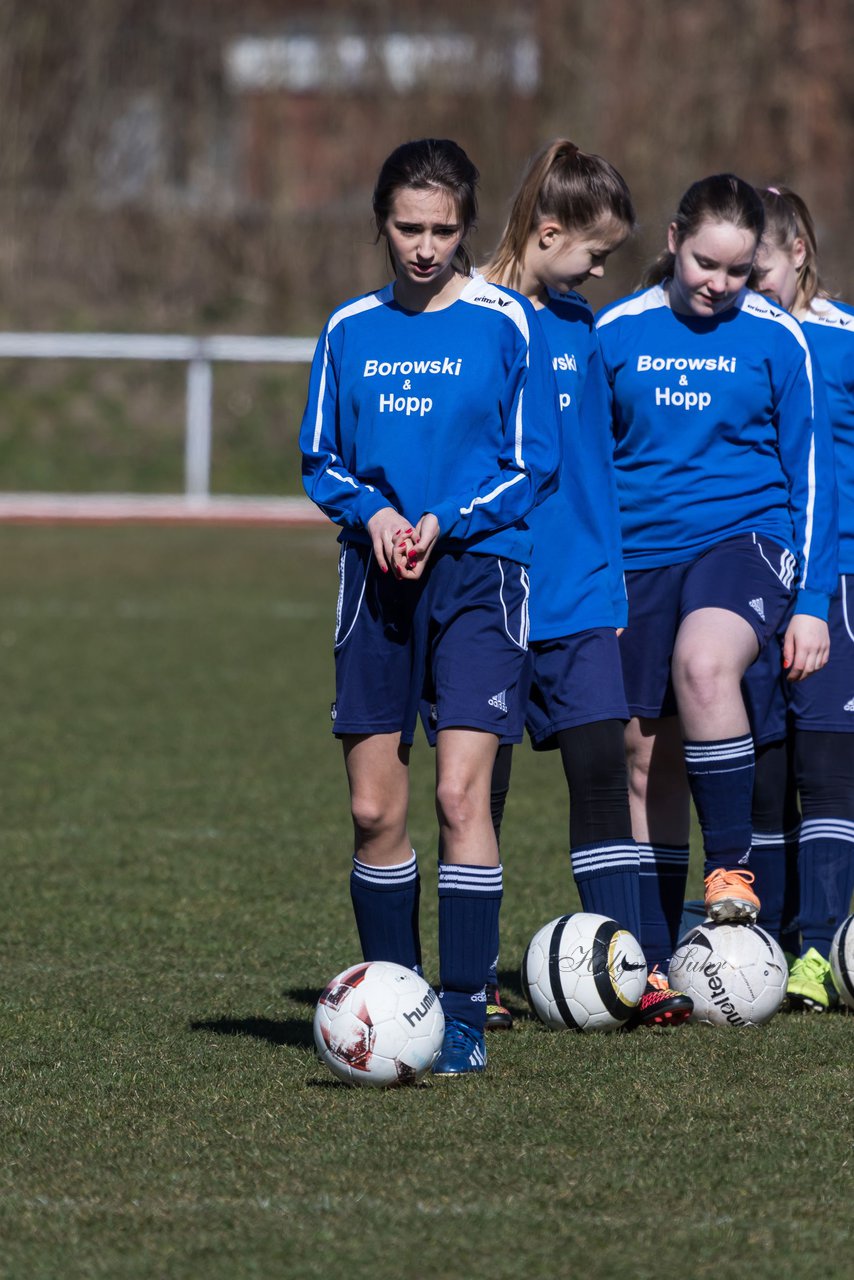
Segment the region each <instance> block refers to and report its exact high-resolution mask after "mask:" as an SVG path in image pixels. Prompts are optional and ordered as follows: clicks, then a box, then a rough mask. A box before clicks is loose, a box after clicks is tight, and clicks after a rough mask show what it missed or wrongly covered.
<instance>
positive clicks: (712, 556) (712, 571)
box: [620, 533, 797, 719]
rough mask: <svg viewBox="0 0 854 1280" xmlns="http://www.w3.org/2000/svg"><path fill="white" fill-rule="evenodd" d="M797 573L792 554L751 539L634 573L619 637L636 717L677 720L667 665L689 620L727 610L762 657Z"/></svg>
mask: <svg viewBox="0 0 854 1280" xmlns="http://www.w3.org/2000/svg"><path fill="white" fill-rule="evenodd" d="M796 571H797V565H796V562H795V557H794V556H793V555H792V553H791V551H788V550H786V549H785V548H783V547H780V546H779V545H778V544H777V543H775V542H772V541H771V540H770V539H768V538H762V537H760V535H758V534H749V533H748V534H742V535H739V536H738V537H735V538H729V539H727V541H726V542H720V543H718V544H717V545H716V546H714V547H710V548H709V550H708V551H704V552H703V553H702V554H701V555H699V556H697V558H696V559H694V560H688V561H686V562H685V563H684V564H676V565H666V566H664V567H661V568H655V569H634V570H629V571H628V572H627V573H626V591H627V593H628V598H629V625H628V627H627V628H626V630H625V631H624V632H623V634H622V636H621V637H620V655H621V657H622V661H623V678H624V680H625V686H626V698H627V700H628V704H629V711H630V713H631V715H633V716H645V717H650V718H652V719H657V718H658V717H660V716H671V715H675V714H676V698H675V696H674V693H673V683H672V680H671V674H670V660H671V658H672V656H673V649H674V646H675V642H676V633H677V632H678V630H679V627H680V625H681V623H682V622H683V620H684V619H685V618H686V617H687V616H688V614H689V613H694V612H696V610H698V609H727V610H728V611H729V612H730V613H735V614H738V616H739V617H740V618H744V620H745V621H746V622H748V623H749V624H750V626H751V627H752V628H753V630H754V632H755V633H756V638H757V640H758V641H759V648H760V651H761V650H763V649H764V648H765V646H766V645H767V644H768V643H769V641H770V640H771V639H772V637H773V636H774V634H775V633H776V631H777V630H778V628H779V626H780V623H781V621H782V619H783V617H784V616H785V614H786V610H787V609H788V608H789V604H790V600H791V597H792V587H793V582H794V577H795V574H796Z"/></svg>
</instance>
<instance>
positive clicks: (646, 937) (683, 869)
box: [637, 842, 688, 973]
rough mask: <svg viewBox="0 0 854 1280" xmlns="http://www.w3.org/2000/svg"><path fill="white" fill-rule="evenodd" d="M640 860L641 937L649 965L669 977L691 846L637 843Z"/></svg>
mask: <svg viewBox="0 0 854 1280" xmlns="http://www.w3.org/2000/svg"><path fill="white" fill-rule="evenodd" d="M637 848H638V855H639V857H640V877H639V885H640V920H641V923H640V935H639V936H638V941H639V942H640V944H641V948H642V949H643V953H644V955H645V956H646V962H647V964H648V966H649V968H650V969H653V968H654V967H655V966H656V965H658V967H659V968H660V969H661V971H662V972H663V973H667V967H668V965H669V964H670V957H671V956H672V955H673V952H674V951H675V950H676V944H677V942H678V941H679V925H680V922H681V920H682V906H683V903H684V900H685V884H686V881H687V879H688V845H687V844H680V845H664V844H654V845H653V844H641V843H640V842H639V843H638V846H637Z"/></svg>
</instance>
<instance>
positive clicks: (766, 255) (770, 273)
mask: <svg viewBox="0 0 854 1280" xmlns="http://www.w3.org/2000/svg"><path fill="white" fill-rule="evenodd" d="M805 257H806V247H805V245H804V242H803V240H801V238H800V237H798V238H797V239H796V240H795V241H794V242H793V244H792V247H791V249H785V248H783V246H782V245H776V244H768V243H766V241H764V240H761V241H760V242H759V248H758V249H757V251H756V263H755V265H754V268H753V277H754V280H755V281H756V288H757V289H758V290H759V292H760V293H765V294H767V295H768V297H769V298H771V299H772V300H773V301H774V302H776V303H777V304H778V305H779V306H781V307H782V308H783V310H784V311H791V310H792V309H793V308H794V305H795V299H796V298H797V296H798V272H799V271H800V269H801V267H802V266H803V265H804V259H805Z"/></svg>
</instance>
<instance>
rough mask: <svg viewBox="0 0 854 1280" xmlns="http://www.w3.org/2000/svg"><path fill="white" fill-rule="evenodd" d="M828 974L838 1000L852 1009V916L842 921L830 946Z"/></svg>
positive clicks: (853, 959) (853, 921) (853, 973)
mask: <svg viewBox="0 0 854 1280" xmlns="http://www.w3.org/2000/svg"><path fill="white" fill-rule="evenodd" d="M830 972H831V974H832V975H833V982H834V986H835V987H836V990H837V991H838V992H839V999H840V1000H841V1001H842V1003H843V1004H844V1005H847V1006H848V1008H849V1009H854V916H849V917H848V919H847V920H843V921H842V924H841V925H840V926H839V928H838V929H837V930H836V933H835V934H834V936H833V942H831V944H830Z"/></svg>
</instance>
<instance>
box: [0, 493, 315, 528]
mask: <svg viewBox="0 0 854 1280" xmlns="http://www.w3.org/2000/svg"><path fill="white" fill-rule="evenodd" d="M140 520H142V521H155V522H162V523H167V524H171V523H178V524H180V523H185V522H186V523H196V524H199V523H202V524H282V525H316V524H325V523H326V516H324V515H323V513H322V512H321V511H319V510H318V508H317V507H316V506H315V505H314V503H313V502H310V501H309V500H308V498H305V497H275V496H269V497H252V496H245V497H244V496H240V495H232V496H230V495H204V496H199V497H196V496H192V495H183V494H142V493H138V494H137V493H88V494H87V493H0V522H3V521H10V522H16V521H25V522H26V521H33V522H35V523H48V524H49V523H55V522H62V521H77V522H83V523H94V524H98V523H107V524H110V523H113V522H122V521H130V522H136V521H140Z"/></svg>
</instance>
